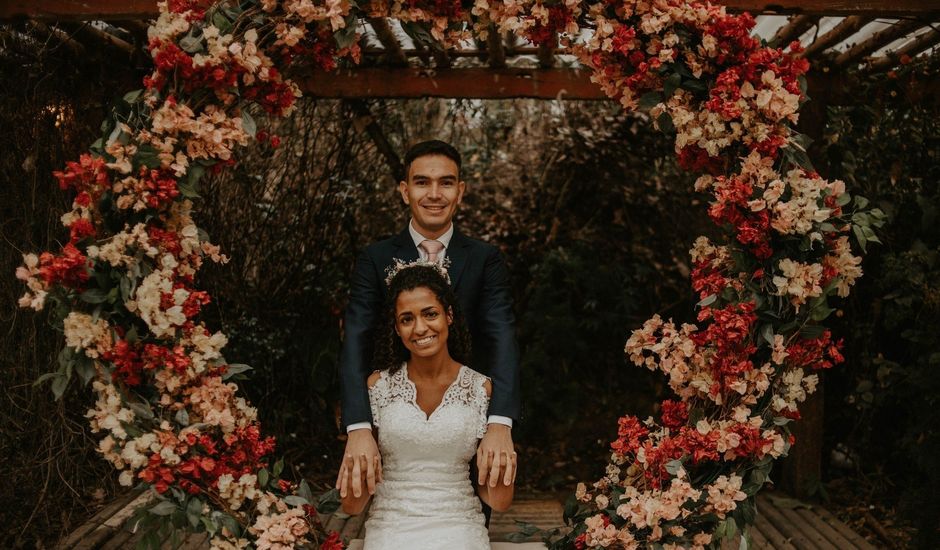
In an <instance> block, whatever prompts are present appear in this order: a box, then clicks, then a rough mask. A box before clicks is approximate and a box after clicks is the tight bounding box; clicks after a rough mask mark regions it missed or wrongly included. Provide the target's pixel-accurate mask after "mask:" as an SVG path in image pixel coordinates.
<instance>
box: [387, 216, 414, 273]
mask: <svg viewBox="0 0 940 550" xmlns="http://www.w3.org/2000/svg"><path fill="white" fill-rule="evenodd" d="M392 245H393V246H394V250H393V251H392V260H393V261H391V262H389V265H392V263H394V260H395V259H399V260H403V261H405V262H413V261H415V260H417V259H418V248H417V247H416V246H415V242H414V241H413V240H411V233H410V232H409V231H408V226H407V225H406V226H405V230H404V231H402V232H401V233H399V234H398V235H396V236H395V238H394V239H393V240H392Z"/></svg>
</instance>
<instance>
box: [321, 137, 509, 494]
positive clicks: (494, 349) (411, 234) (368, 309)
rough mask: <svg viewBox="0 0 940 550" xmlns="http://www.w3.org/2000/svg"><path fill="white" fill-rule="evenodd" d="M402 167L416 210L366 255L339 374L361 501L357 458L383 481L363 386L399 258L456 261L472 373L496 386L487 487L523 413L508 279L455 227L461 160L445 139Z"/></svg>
mask: <svg viewBox="0 0 940 550" xmlns="http://www.w3.org/2000/svg"><path fill="white" fill-rule="evenodd" d="M404 162H405V169H406V170H407V172H406V176H405V177H406V180H405V181H402V182H400V183H399V184H398V190H399V192H400V193H401V197H402V200H404V202H405V204H407V205H408V207H409V208H410V210H411V221H410V222H409V223H408V227H406V228H405V229H404V230H403V231H402V232H401V233H399V234H398V235H396V236H394V237H392V238H390V239H386V240H383V241H379V242H377V243H374V244H372V245H370V246H369V247H367V248H366V249H365V250H364V251H363V252H362V253H361V254H360V255H359V258H358V259H357V260H356V268H355V271H354V273H353V278H352V284H351V285H350V291H349V305H347V306H346V316H345V339H344V341H343V348H342V353H341V355H340V367H339V369H340V384H341V386H342V398H343V425H344V426H345V428H346V431H347V433H348V435H349V438H348V439H347V442H346V456H352V457H355V458H356V460H355V465H356V466H355V467H354V469H353V472H352V480H351V481H352V487H351V489H352V491H353V494H354V495H355V496H356V497H359V496H360V494H361V492H362V490H363V487H362V484H361V479H362V476H361V475H360V474H361V472H359V471H357V470H359V464H360V460H359V459H360V458H362V457H364V458H365V460H363V461H362V462H364V463H365V464H367V472H365V474H366V475H365V478H366V485H367V487H366V489H367V490H368V491H369V493H370V494H372V493H374V491H375V483H376V481H377V480H381V462H380V457H379V450H378V446H377V445H376V441H375V438H374V437H373V435H372V429H371V428H372V424H371V421H372V414H371V410H370V408H369V395H368V389H367V388H366V378H367V377H368V375H369V373H371V372H372V370H373V369H372V341H373V329H374V328H375V325H376V319H377V317H378V316H379V313H380V311H381V308H382V304H383V301H384V300H385V292H386V289H385V282H384V281H385V269H386V268H387V267H389V266H390V265H392V263H393V262H394V259H396V258H397V259H400V260H405V261H414V260H417V259H419V258H421V259H425V260H430V261H443V260H444V258H449V259H450V267H449V273H450V279H451V286H452V287H453V289H454V293H455V294H456V296H457V300H458V301H459V303H460V307H461V308H462V310H463V313H464V316H465V317H466V319H467V323H468V325H469V327H470V334H471V337H472V339H473V346H472V347H473V364H472V365H470V366H471V367H473V368H474V369H476V370H478V371H481V372H483V373H484V374H487V375H489V376H490V378H492V380H493V395H492V398H491V399H490V410H489V418H488V424H487V431H486V435H484V437H483V440H482V441H481V442H480V446H479V449H478V452H477V466H478V470H479V479H478V481H479V483H480V484H483V483H489V484H490V485H491V486H494V487H495V486H496V483H502V480H499V479H498V478H499V475H498V472H499V468H500V464H501V463H502V464H503V465H506V464H507V463H508V461H509V457H510V456H512V452H513V445H512V434H511V429H512V423H513V419H518V418H519V412H520V408H521V399H520V395H519V393H520V390H519V351H518V348H517V346H516V341H515V329H514V317H513V313H512V298H511V296H510V293H509V273H508V271H507V270H506V265H505V264H504V263H503V260H502V258H501V257H500V255H499V251H498V250H497V248H496V247H494V246H492V245H490V244H486V243H484V242H482V241H478V240H476V239H471V238H469V237H466V236H464V235H463V234H462V233H460V232H459V231H457V229H456V228H455V227H454V224H453V219H454V214H455V213H456V212H457V206H458V205H459V204H460V202H461V200H462V199H463V194H464V191H465V189H466V184H465V183H464V181H463V180H461V179H460V173H459V172H460V154H459V153H458V152H457V150H456V149H455V148H454V147H452V146H451V145H449V144H447V143H444V142H443V141H437V140H433V141H424V142H421V143H418V144H417V145H414V146H413V147H412V148H411V149H410V150H409V151H408V153H407V154H406V155H405V159H404ZM375 465H377V467H375ZM342 475H343V469H342V468H341V470H340V476H342ZM339 486H340V480H339V479H337V487H339Z"/></svg>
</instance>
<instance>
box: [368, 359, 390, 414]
mask: <svg viewBox="0 0 940 550" xmlns="http://www.w3.org/2000/svg"><path fill="white" fill-rule="evenodd" d="M387 403H388V378H387V377H386V373H385V372H382V373H380V374H379V379H378V380H376V381H375V384H373V385H372V386H371V387H370V388H369V407H370V408H371V409H372V425H373V426H374V427H376V428H378V427H379V426H380V425H381V423H382V409H383V408H384V407H385V405H386V404H387Z"/></svg>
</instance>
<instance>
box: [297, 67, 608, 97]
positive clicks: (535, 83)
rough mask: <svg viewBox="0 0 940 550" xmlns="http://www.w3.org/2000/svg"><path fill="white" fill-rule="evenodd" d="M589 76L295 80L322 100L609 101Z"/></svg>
mask: <svg viewBox="0 0 940 550" xmlns="http://www.w3.org/2000/svg"><path fill="white" fill-rule="evenodd" d="M590 75H591V71H590V70H589V69H583V70H576V69H548V70H545V69H518V68H507V69H493V68H488V67H473V68H461V69H435V70H433V71H429V70H427V69H422V68H416V67H415V68H390V67H358V68H352V69H338V70H336V71H334V72H331V73H321V72H316V73H308V74H306V75H304V77H299V78H297V79H296V80H297V82H298V84H299V85H300V87H301V89H302V90H303V91H304V93H305V94H306V95H309V96H312V97H320V98H359V99H364V98H372V97H374V98H380V97H381V98H401V99H407V98H423V97H449V98H476V99H507V98H522V97H529V98H542V99H557V98H562V99H593V100H605V99H607V96H606V95H604V92H602V91H601V89H600V88H599V87H598V86H597V85H596V84H594V83H593V82H591V80H590Z"/></svg>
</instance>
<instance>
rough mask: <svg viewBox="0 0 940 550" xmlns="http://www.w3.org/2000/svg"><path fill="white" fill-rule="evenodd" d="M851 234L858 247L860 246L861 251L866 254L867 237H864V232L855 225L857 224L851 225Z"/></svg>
mask: <svg viewBox="0 0 940 550" xmlns="http://www.w3.org/2000/svg"><path fill="white" fill-rule="evenodd" d="M852 234H853V235H855V240H857V241H858V245H859V246H860V247H862V252H864V253H866V254H867V253H868V249H867V247H866V245H867V244H868V239H866V238H865V234H864V233H862V228H861V227H859V226H857V225H853V226H852Z"/></svg>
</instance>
